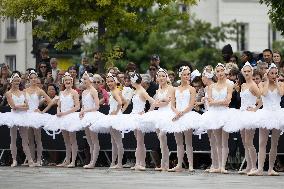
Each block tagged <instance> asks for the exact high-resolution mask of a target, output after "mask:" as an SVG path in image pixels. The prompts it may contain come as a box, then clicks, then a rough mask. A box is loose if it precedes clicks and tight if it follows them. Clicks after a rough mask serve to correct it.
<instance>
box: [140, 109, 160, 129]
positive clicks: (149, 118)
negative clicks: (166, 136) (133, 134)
mask: <svg viewBox="0 0 284 189" xmlns="http://www.w3.org/2000/svg"><path fill="white" fill-rule="evenodd" d="M160 116H161V113H160V111H159V110H153V111H149V112H147V113H145V114H142V115H141V117H140V121H139V122H138V124H139V125H138V129H139V130H140V131H142V132H143V133H150V132H156V130H157V126H156V125H157V122H158V121H159V120H160V118H161V117H160Z"/></svg>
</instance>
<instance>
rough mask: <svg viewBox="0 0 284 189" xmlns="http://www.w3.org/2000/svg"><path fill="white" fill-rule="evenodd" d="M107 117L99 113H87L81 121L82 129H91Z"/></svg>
mask: <svg viewBox="0 0 284 189" xmlns="http://www.w3.org/2000/svg"><path fill="white" fill-rule="evenodd" d="M105 117H106V115H104V114H102V113H101V112H99V111H96V112H88V113H85V115H84V117H83V118H82V119H81V124H82V127H83V128H85V127H90V126H91V125H95V123H96V122H97V121H98V120H101V119H105Z"/></svg>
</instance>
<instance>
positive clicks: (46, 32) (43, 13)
mask: <svg viewBox="0 0 284 189" xmlns="http://www.w3.org/2000/svg"><path fill="white" fill-rule="evenodd" d="M195 1H196V0H183V2H184V3H186V4H193V3H195ZM172 2H175V0H156V1H154V0H137V1H133V0H116V1H111V0H0V16H2V17H10V16H11V17H14V18H16V19H18V20H20V21H23V22H29V21H34V20H35V19H37V18H39V17H40V18H42V19H43V20H44V22H43V23H42V24H41V25H39V26H38V27H37V28H36V29H35V34H36V35H37V36H38V37H44V38H46V39H48V40H49V41H54V42H55V43H56V45H55V47H56V48H57V49H66V48H71V47H72V45H73V44H74V41H75V40H77V39H78V38H80V37H82V36H83V35H84V34H89V33H94V32H95V33H96V32H97V29H98V28H97V25H94V24H92V23H94V22H98V21H99V19H101V18H103V19H104V24H105V27H106V28H107V30H106V33H105V35H104V38H108V37H109V36H114V35H117V33H119V32H123V31H136V32H138V31H139V32H143V31H146V30H148V29H149V27H151V26H152V25H153V24H155V19H154V18H151V17H149V16H140V15H141V14H140V13H141V10H144V9H148V8H151V7H152V6H153V5H154V4H155V3H156V4H157V5H158V8H159V9H161V10H163V9H164V7H165V6H166V5H168V4H170V3H172ZM90 24H91V25H90Z"/></svg>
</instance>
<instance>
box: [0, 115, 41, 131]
mask: <svg viewBox="0 0 284 189" xmlns="http://www.w3.org/2000/svg"><path fill="white" fill-rule="evenodd" d="M27 117H28V114H27V112H24V111H19V112H18V111H15V112H14V111H12V112H6V113H3V114H2V115H1V118H2V120H1V123H2V124H3V125H7V126H8V127H9V128H11V127H14V126H20V127H29V125H27V121H26V119H27ZM34 119H36V118H34Z"/></svg>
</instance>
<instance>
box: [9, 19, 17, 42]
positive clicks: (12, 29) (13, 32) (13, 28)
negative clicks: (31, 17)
mask: <svg viewBox="0 0 284 189" xmlns="http://www.w3.org/2000/svg"><path fill="white" fill-rule="evenodd" d="M6 38H7V39H17V21H16V19H14V18H11V17H10V18H8V19H7V21H6Z"/></svg>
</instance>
